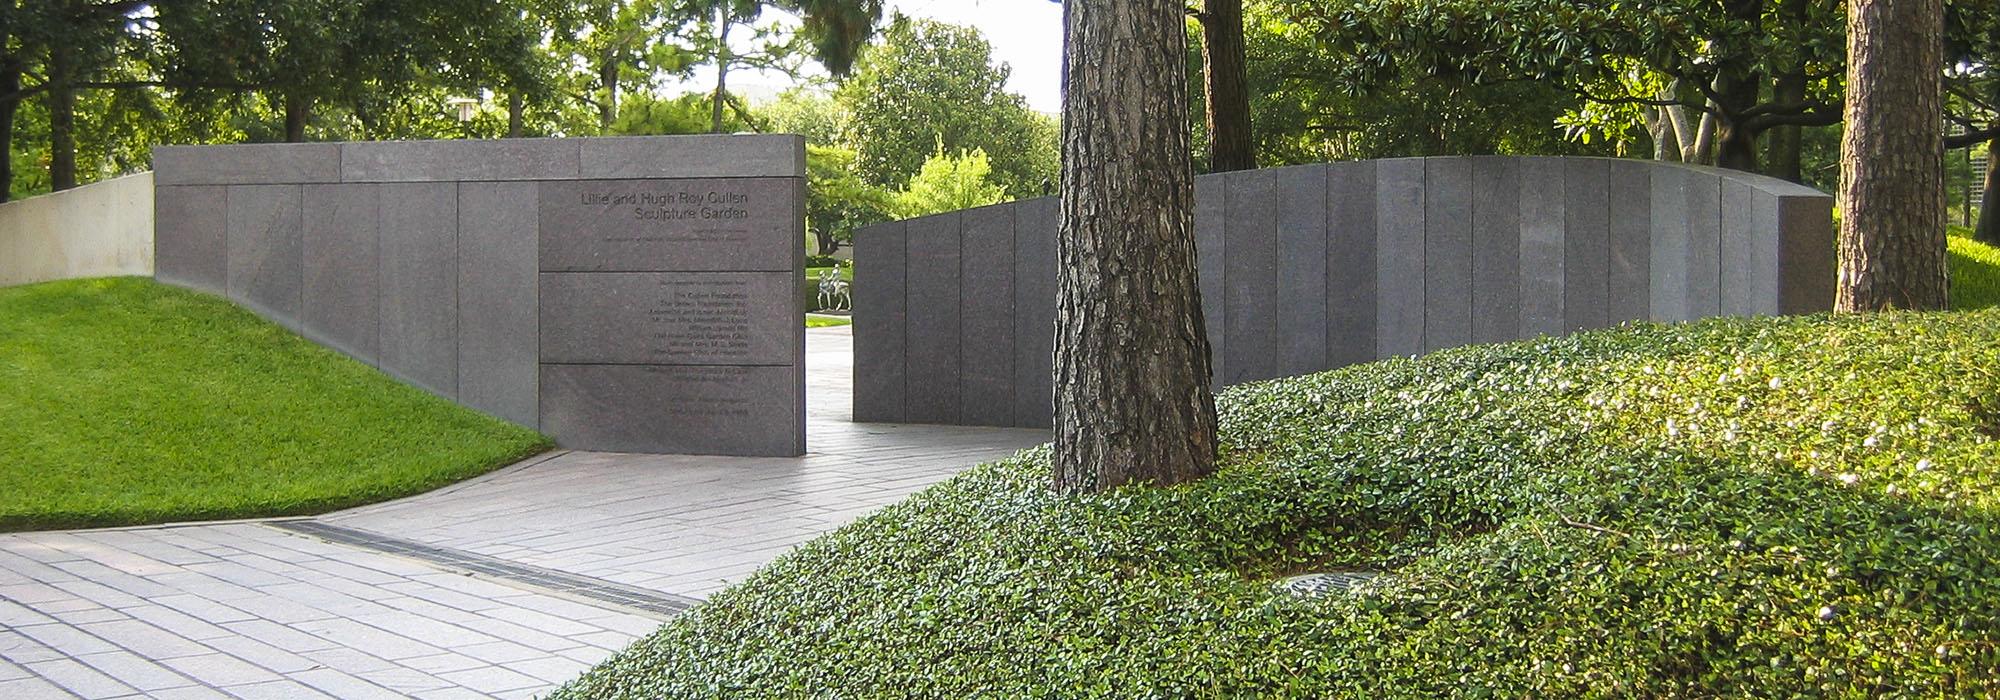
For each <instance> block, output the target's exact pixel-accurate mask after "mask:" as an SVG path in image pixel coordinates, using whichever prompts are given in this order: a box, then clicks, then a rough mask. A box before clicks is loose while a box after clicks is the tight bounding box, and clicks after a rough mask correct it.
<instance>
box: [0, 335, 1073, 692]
mask: <svg viewBox="0 0 2000 700" xmlns="http://www.w3.org/2000/svg"><path fill="white" fill-rule="evenodd" d="M807 335H808V338H809V340H808V371H809V374H808V377H809V379H808V384H809V386H808V392H807V393H808V442H809V444H808V449H809V451H810V454H808V455H807V456H806V457H804V458H802V459H761V458H757V459H753V458H722V457H666V456H649V455H623V454H605V453H587V452H559V453H554V454H553V455H545V456H542V457H538V458H536V459H531V460H528V461H527V462H524V463H522V464H520V465H516V466H513V467H509V468H507V469H504V470H502V471H500V472H496V473H494V474H491V475H488V476H486V477H483V478H480V479H475V480H473V481H469V482H466V483H462V484H459V485H456V486H453V487H450V488H447V489H443V490H440V491H437V492H433V493H430V494H425V495H422V496H418V497H415V498H411V499H406V500H403V501H397V502H393V503H387V504H380V505H376V506H370V507H365V508H359V509H355V510H351V511H345V512H342V513H336V514H332V515H329V516H325V517H322V518H319V519H317V520H316V522H318V523H324V524H326V525H332V526H338V527H339V528H344V529H347V530H353V531H359V533H361V534H364V535H365V534H368V533H378V534H380V535H383V536H386V537H385V539H390V540H395V541H402V542H409V543H419V544H420V545H421V546H419V547H417V549H426V550H430V551H443V552H448V553H463V554H464V556H463V557H453V558H450V560H449V561H446V560H444V559H438V558H429V559H427V558H425V557H424V556H420V555H412V554H410V551H411V549H408V548H406V549H396V550H394V551H385V550H384V549H382V548H379V547H367V546H355V545H352V544H339V543H335V542H330V541H326V540H322V539H319V538H316V537H312V536H308V535H305V534H301V533H298V532H292V531H288V530H285V529H281V528H280V527H274V526H273V524H260V523H230V524H218V525H196V526H180V527H158V528H134V529H122V530H98V531H82V532H47V533H20V534H11V535H0V699H5V700H14V699H17V698H18V699H23V700H25V699H32V698H44V697H47V698H68V697H86V698H114V697H156V698H226V697H237V698H317V697H338V698H374V697H418V698H458V697H528V696H532V695H534V694H536V693H540V692H545V691H546V690H548V689H549V688H551V687H553V686H554V685H555V684H558V683H560V682H562V681H564V680H567V679H569V678H571V677H573V676H575V675H576V674H578V673H580V672H582V671H583V670H584V669H586V668H588V667H589V666H590V665H592V664H595V663H597V662H599V661H601V660H603V659H604V658H606V657H608V656H609V655H610V654H611V653H612V652H613V651H615V650H617V649H619V648H622V647H623V646H625V645H626V644H627V643H629V642H630V641H631V640H632V639H634V638H636V637H637V636H639V635H642V634H645V633H646V632H648V631H650V630H652V629H653V628H654V627H656V626H657V625H658V624H659V623H660V621H661V620H662V619H663V617H664V616H663V615H661V614H660V613H659V612H658V611H657V610H647V609H640V608H639V607H632V606H625V605H617V604H612V603H606V602H604V600H605V598H603V597H597V598H593V597H591V596H587V595H578V594H577V593H576V591H575V590H574V589H570V588H565V587H562V586H558V585H554V584H550V583H546V581H549V580H551V579H544V578H535V577H529V578H522V577H511V578H510V577H508V576H498V575H491V574H488V573H481V572H479V571H474V570H472V569H474V568H479V569H482V570H488V569H484V568H482V567H480V566H479V565H477V564H473V565H469V566H470V568H468V565H467V564H465V563H464V562H466V561H499V562H511V563H517V564H519V565H522V566H521V567H513V568H527V569H536V570H548V571H551V572H554V573H559V574H563V575H574V576H576V577H588V579H600V580H603V581H609V582H615V583H617V584H624V585H625V586H626V587H629V588H630V589H644V590H647V591H656V592H658V593H659V594H661V596H663V597H665V598H673V599H687V598H702V597H706V596H707V595H708V594H710V593H713V592H714V591H716V590H719V589H721V588H722V587H724V586H726V585H728V584H729V583H731V582H734V581H737V580H740V579H741V578H742V577H743V576H744V575H746V574H748V573H749V572H750V571H752V570H754V569H756V568H757V567H758V566H760V565H762V564H763V563H765V562H768V561H770V560H771V559H772V558H774V557H776V556H777V555H779V554H781V553H783V552H784V551H786V550H787V549H790V548H791V547H792V546H793V545H796V544H797V543H799V542H802V541H805V540H807V539H810V538H811V537H813V536H815V535H817V534H820V533H823V532H826V531H828V530H831V529H833V528H835V527H838V526H839V525H841V524H844V523H847V522H849V521H852V520H853V519H855V518H858V517H860V516H862V515H864V514H866V513H868V512H870V511H872V510H875V509H877V508H880V507H882V506H884V505H887V504H890V503H893V502H895V501H897V500H900V499H902V498H903V497H904V496H907V495H908V494H910V493H913V492H915V491H917V490H920V489H922V488H924V487H926V486H929V485H930V484H933V483H936V482H937V481H940V480H942V479H945V478H947V477H949V476H950V475H952V474H954V473H957V472H958V471H960V470H962V469H964V468H966V467H968V466H970V465H972V464H977V463H979V462H983V461H987V460H990V459H994V458H997V457H1001V456H1004V455H1006V454H1010V453H1012V452H1013V451H1015V450H1018V449H1020V448H1023V447H1027V446H1031V445H1034V444H1037V443H1039V442H1042V441H1045V440H1046V439H1047V433H1046V432H1044V431H1032V430H998V429H976V428H952V427H938V426H891V425H865V424H854V423H851V422H849V419H848V415H849V410H850V408H849V407H850V395H849V394H848V391H849V388H848V387H849V386H851V381H850V380H849V377H850V375H849V367H851V362H850V360H849V358H850V357H851V355H850V350H849V349H850V348H851V340H850V339H851V336H850V335H849V334H848V332H847V330H846V329H815V330H812V331H808V333H807ZM501 568H507V567H501ZM579 580H582V579H579Z"/></svg>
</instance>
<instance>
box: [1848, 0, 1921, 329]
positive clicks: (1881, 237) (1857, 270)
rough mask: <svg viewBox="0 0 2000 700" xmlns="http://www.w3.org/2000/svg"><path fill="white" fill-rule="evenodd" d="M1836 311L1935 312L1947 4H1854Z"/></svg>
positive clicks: (1873, 0)
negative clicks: (1942, 66)
mask: <svg viewBox="0 0 2000 700" xmlns="http://www.w3.org/2000/svg"><path fill="white" fill-rule="evenodd" d="M1847 27H1848V32H1847V56H1848V59H1847V115H1846V116H1847V132H1846V134H1845V135H1844V136H1843V138H1842V139H1841V144H1840V146H1841V148H1840V151H1841V157H1840V176H1841V177H1840V208H1841V218H1840V286H1839V291H1838V292H1837V293H1836V294H1835V300H1834V309H1835V310H1837V311H1844V312H1856V311H1879V310H1882V309H1891V308H1895V309H1915V310H1932V309H1942V308H1945V307H1946V305H1947V304H1949V302H1950V298H1949V295H1948V294H1947V292H1948V285H1949V281H1948V279H1947V278H1946V276H1945V234H1944V220H1945V201H1944V105H1943V96H1942V92H1943V86H1942V84H1941V80H1942V79H1941V77H1940V71H1939V70H1938V66H1940V65H1943V62H1944V44H1943V39H1942V37H1943V36H1944V2H1943V0H1851V2H1849V3H1848V7H1847Z"/></svg>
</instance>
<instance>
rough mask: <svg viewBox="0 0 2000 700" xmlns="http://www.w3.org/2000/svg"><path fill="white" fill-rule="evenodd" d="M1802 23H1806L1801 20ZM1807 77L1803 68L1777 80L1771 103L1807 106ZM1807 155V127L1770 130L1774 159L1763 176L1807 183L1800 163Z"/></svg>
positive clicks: (1772, 87) (1773, 88) (1790, 126)
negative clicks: (1804, 103)
mask: <svg viewBox="0 0 2000 700" xmlns="http://www.w3.org/2000/svg"><path fill="white" fill-rule="evenodd" d="M1801 21H1803V20H1801ZM1805 99H1806V74H1805V70H1804V69H1803V68H1801V69H1800V70H1798V71H1797V72H1787V73H1786V74H1784V75H1781V76H1778V80H1777V82H1775V83H1773V84H1772V86H1771V101H1772V102H1776V103H1779V104H1792V103H1798V102H1804V101H1805ZM1804 154H1805V127H1802V126H1796V125H1786V126H1779V127H1774V128H1772V129H1771V157H1770V161H1769V162H1768V163H1767V164H1766V168H1765V170H1764V174H1766V175H1769V176H1771V177H1775V178H1778V179H1780V180H1789V181H1792V182H1805V171H1804V168H1803V166H1802V165H1801V160H1802V159H1803V157H1804Z"/></svg>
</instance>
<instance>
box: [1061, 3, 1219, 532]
mask: <svg viewBox="0 0 2000 700" xmlns="http://www.w3.org/2000/svg"><path fill="white" fill-rule="evenodd" d="M1184 8H1185V5H1184V4H1183V2H1182V0H1071V1H1070V2H1067V3H1064V5H1063V14H1064V18H1063V20H1064V26H1065V32H1064V45H1065V51H1064V56H1065V58H1064V75H1063V84H1064V91H1063V140H1062V162H1063V166H1062V167H1063V171H1062V205H1061V206H1062V215H1061V236H1060V237H1059V238H1058V241H1057V244H1056V255H1057V260H1058V261H1059V263H1060V264H1059V266H1058V267H1059V271H1058V273H1057V276H1058V282H1057V292H1056V307H1057V310H1056V343H1055V348H1056V349H1055V387H1056V390H1055V394H1056V395H1055V433H1056V440H1055V484H1054V486H1055V488H1056V489H1057V490H1058V491H1062V492H1070V493H1076V492H1093V491H1101V490H1105V489H1110V488H1114V487H1117V486H1120V485H1124V484H1130V483H1146V482H1150V483H1153V484H1156V485H1166V484H1174V483H1180V482H1185V481H1191V480H1194V479H1198V478H1201V477H1203V476H1205V475H1207V474H1210V473H1212V472H1213V471H1214V470H1215V448H1216V436H1215V398H1214V396H1213V394H1211V393H1210V391H1209V374H1210V370H1209V354H1208V353H1209V350H1208V341H1207V336H1206V335H1205V333H1204V331H1203V326H1202V323H1203V321H1202V315H1201V298H1200V287H1199V286H1198V284H1197V283H1196V279H1195V246H1194V227H1193V208H1192V207H1193V189H1194V177H1193V172H1192V163H1191V161H1190V159H1189V154H1188V141H1189V140H1190V136H1189V130H1188V123H1187V117H1186V115H1187V70H1186V68H1185V67H1184V64H1183V63H1182V61H1183V58H1182V57H1183V56H1184V55H1185V54H1184V52H1185V51H1186V50H1187V36H1186V31H1185V26H1184V25H1183V22H1184V21H1185V20H1184V17H1185V14H1184V13H1185V9H1184Z"/></svg>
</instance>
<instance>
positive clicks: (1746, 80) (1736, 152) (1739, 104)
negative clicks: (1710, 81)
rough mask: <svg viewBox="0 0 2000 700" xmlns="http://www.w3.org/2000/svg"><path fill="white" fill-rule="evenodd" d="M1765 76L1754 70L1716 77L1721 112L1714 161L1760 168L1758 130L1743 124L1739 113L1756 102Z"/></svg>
mask: <svg viewBox="0 0 2000 700" xmlns="http://www.w3.org/2000/svg"><path fill="white" fill-rule="evenodd" d="M1763 82H1764V81H1763V80H1762V79H1761V78H1759V77H1758V76H1757V75H1755V74H1749V75H1744V76H1741V77H1736V78H1724V79H1719V80H1716V81H1715V92H1716V94H1717V95H1719V96H1720V97H1722V99H1721V100H1718V101H1717V104H1716V107H1717V110H1718V111H1720V112H1721V116H1720V117H1718V118H1717V119H1716V120H1715V164H1716V165H1717V166H1719V167H1723V168H1728V169H1731V170H1742V171H1746V172H1753V173H1754V172H1757V132H1754V131H1751V130H1749V129H1745V128H1743V122H1742V120H1741V119H1740V118H1738V117H1737V116H1736V115H1739V114H1742V113H1743V112H1744V110H1747V109H1749V108H1751V107H1754V106H1756V105H1757V97H1758V92H1759V91H1760V90H1762V89H1763V87H1764V85H1763Z"/></svg>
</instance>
